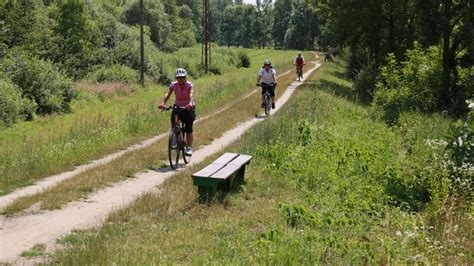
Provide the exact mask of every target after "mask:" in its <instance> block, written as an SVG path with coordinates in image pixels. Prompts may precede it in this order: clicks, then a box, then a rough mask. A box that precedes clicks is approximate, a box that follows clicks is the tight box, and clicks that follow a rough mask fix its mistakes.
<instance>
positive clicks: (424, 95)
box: [372, 44, 443, 122]
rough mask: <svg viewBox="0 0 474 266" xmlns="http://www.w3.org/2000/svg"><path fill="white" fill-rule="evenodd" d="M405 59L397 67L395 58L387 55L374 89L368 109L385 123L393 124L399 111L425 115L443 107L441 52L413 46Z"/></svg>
mask: <svg viewBox="0 0 474 266" xmlns="http://www.w3.org/2000/svg"><path fill="white" fill-rule="evenodd" d="M406 56H407V58H408V59H407V61H404V62H401V63H398V62H397V61H396V59H395V55H393V54H389V55H388V57H387V63H386V65H385V66H383V67H382V68H381V70H380V75H379V78H378V81H377V83H376V85H375V92H374V99H373V102H372V107H373V109H374V110H375V111H376V114H377V115H379V116H381V117H382V118H383V119H385V120H387V121H388V122H394V121H395V120H396V119H397V118H398V116H399V114H400V112H403V111H422V112H425V113H428V112H433V111H438V110H440V109H441V108H442V106H443V105H442V102H443V99H441V95H442V94H441V89H442V88H443V81H442V62H441V56H442V55H441V50H440V49H439V48H438V47H435V46H433V47H431V48H429V49H428V50H423V49H421V48H419V46H418V45H417V44H415V48H414V49H413V50H408V51H407V53H406Z"/></svg>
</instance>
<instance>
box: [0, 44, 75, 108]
mask: <svg viewBox="0 0 474 266" xmlns="http://www.w3.org/2000/svg"><path fill="white" fill-rule="evenodd" d="M0 65H1V68H2V69H3V71H4V72H5V73H6V75H7V76H8V77H9V78H10V79H11V81H12V82H13V83H14V84H15V85H16V86H18V88H19V89H20V90H21V94H22V97H24V98H28V99H31V100H33V101H34V102H35V103H36V105H37V109H36V110H35V112H36V113H38V114H49V113H54V112H67V111H69V108H70V107H69V104H70V103H71V101H72V100H73V98H74V97H75V95H76V93H75V89H74V86H73V83H72V81H71V80H70V79H68V78H67V77H66V76H65V75H64V74H63V73H62V72H60V71H59V70H58V69H57V68H56V67H55V66H54V65H53V64H52V63H51V62H48V61H43V60H40V59H37V58H34V57H30V56H28V55H27V54H26V53H24V52H21V51H11V52H10V53H9V54H7V56H6V58H5V60H3V62H1V63H0Z"/></svg>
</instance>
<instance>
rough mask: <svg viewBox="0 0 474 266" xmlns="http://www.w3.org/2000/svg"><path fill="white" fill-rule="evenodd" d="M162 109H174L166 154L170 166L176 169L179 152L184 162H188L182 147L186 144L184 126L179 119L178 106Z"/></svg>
mask: <svg viewBox="0 0 474 266" xmlns="http://www.w3.org/2000/svg"><path fill="white" fill-rule="evenodd" d="M164 110H165V111H168V110H173V111H175V112H174V113H172V114H173V115H174V116H173V117H172V119H173V124H172V128H171V130H170V137H169V143H168V156H169V162H170V166H171V168H172V169H176V168H177V167H178V162H179V154H180V153H181V154H182V158H183V160H184V163H188V162H189V158H187V157H186V155H185V152H184V148H185V146H186V138H185V137H186V133H185V127H184V124H183V122H182V121H181V119H180V113H179V111H180V107H177V106H169V107H166V108H165V109H164ZM173 136H176V139H175V141H176V142H175V144H176V146H173V142H174V137H173Z"/></svg>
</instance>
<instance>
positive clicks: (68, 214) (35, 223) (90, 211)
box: [0, 62, 321, 264]
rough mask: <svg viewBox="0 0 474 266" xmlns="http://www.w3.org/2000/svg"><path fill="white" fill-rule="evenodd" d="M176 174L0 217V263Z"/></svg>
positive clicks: (222, 143) (234, 134) (237, 132)
mask: <svg viewBox="0 0 474 266" xmlns="http://www.w3.org/2000/svg"><path fill="white" fill-rule="evenodd" d="M312 63H314V64H315V66H314V67H313V68H311V69H309V70H308V71H307V72H306V73H305V78H306V77H308V76H309V75H310V74H311V73H312V72H313V71H314V70H316V69H317V68H319V67H320V66H321V65H320V64H319V63H318V62H312ZM302 81H304V79H303V80H302ZM302 83H303V82H293V83H292V84H291V85H290V86H289V87H288V88H287V90H286V91H285V92H284V94H283V95H282V96H281V97H280V98H279V99H278V101H277V102H276V109H275V110H274V112H276V111H278V110H279V109H280V108H281V107H282V106H283V105H284V104H285V103H286V102H287V101H288V99H289V98H290V96H291V95H292V94H293V92H294V90H295V89H296V88H297V87H298V86H299V85H301V84H302ZM250 95H251V94H250ZM263 120H264V119H261V118H253V119H251V120H249V121H247V122H245V123H241V124H239V125H238V126H237V127H235V128H234V129H231V130H229V131H227V132H225V133H223V134H222V137H220V138H218V139H216V140H214V141H213V142H212V143H211V144H209V145H206V146H203V147H202V148H201V149H199V150H196V151H195V152H194V153H193V160H192V163H191V164H197V163H199V162H202V161H203V160H205V159H206V158H207V157H208V156H210V155H212V154H215V153H217V152H219V151H221V150H222V149H223V148H225V147H226V146H228V145H230V144H231V143H233V142H234V141H236V140H238V139H239V137H240V136H241V135H242V133H244V132H245V131H246V130H248V129H249V128H251V127H252V126H254V125H255V124H257V123H258V122H261V121H263ZM157 137H160V136H157ZM157 137H155V138H157ZM155 138H154V139H155ZM148 141H152V140H148ZM155 141H156V140H155ZM140 145H144V144H140ZM136 149H138V148H135V150H136ZM115 156H120V155H115ZM104 159H105V158H104ZM109 160H113V159H109ZM102 163H104V162H102ZM175 173H176V172H175V171H170V170H169V169H164V170H162V171H159V172H156V171H146V172H141V173H137V174H136V175H135V176H136V178H133V179H128V180H126V181H123V182H120V183H116V184H114V185H113V186H111V187H108V188H106V189H103V190H100V191H97V192H95V193H93V194H92V195H90V196H89V197H88V199H87V200H86V201H82V202H72V203H70V204H68V205H66V206H65V207H64V208H63V209H60V210H55V211H44V212H41V213H37V214H32V215H27V216H21V217H14V218H9V219H6V218H4V217H2V218H0V219H2V220H0V262H11V263H17V264H23V263H31V262H28V261H25V259H23V258H21V257H20V254H21V252H22V251H25V250H28V249H31V248H32V247H33V246H34V245H35V244H45V245H46V247H47V251H51V250H53V249H54V248H55V247H56V239H58V238H60V237H62V236H65V235H67V234H68V233H70V232H71V230H73V229H86V228H91V227H94V226H99V225H100V224H101V223H102V222H103V221H104V219H105V218H106V217H107V216H108V215H109V214H110V213H111V212H112V211H114V210H116V209H119V208H123V207H124V206H127V205H128V204H130V203H131V202H133V201H134V200H135V199H136V198H137V197H139V196H140V195H141V194H143V193H147V192H150V191H154V190H155V191H156V186H158V185H160V184H161V183H162V182H163V181H164V180H166V179H167V178H169V177H171V176H172V175H174V174H175Z"/></svg>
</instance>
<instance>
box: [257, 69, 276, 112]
mask: <svg viewBox="0 0 474 266" xmlns="http://www.w3.org/2000/svg"><path fill="white" fill-rule="evenodd" d="M276 85H277V80H276V70H275V69H274V68H273V67H272V62H270V60H265V61H263V67H262V68H261V69H260V71H259V72H258V77H257V86H261V87H262V108H263V107H264V106H265V104H264V100H265V98H264V96H263V95H264V94H265V92H266V91H267V90H268V92H269V93H270V96H271V97H272V109H275V87H276Z"/></svg>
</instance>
